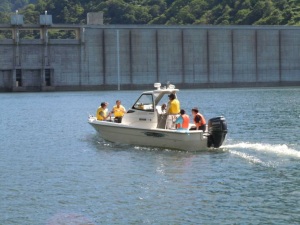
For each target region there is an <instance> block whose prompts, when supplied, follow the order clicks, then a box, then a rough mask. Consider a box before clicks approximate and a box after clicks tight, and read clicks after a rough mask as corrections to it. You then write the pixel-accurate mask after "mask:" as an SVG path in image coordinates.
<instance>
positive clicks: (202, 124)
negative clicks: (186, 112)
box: [190, 107, 206, 132]
mask: <svg viewBox="0 0 300 225" xmlns="http://www.w3.org/2000/svg"><path fill="white" fill-rule="evenodd" d="M192 114H193V117H194V123H195V127H192V128H191V129H190V130H203V132H205V130H206V121H205V118H204V116H203V115H202V114H201V113H199V109H198V108H197V107H194V108H193V109H192Z"/></svg>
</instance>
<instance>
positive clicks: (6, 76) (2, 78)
mask: <svg viewBox="0 0 300 225" xmlns="http://www.w3.org/2000/svg"><path fill="white" fill-rule="evenodd" d="M11 87H12V71H11V70H0V89H9V88H11Z"/></svg>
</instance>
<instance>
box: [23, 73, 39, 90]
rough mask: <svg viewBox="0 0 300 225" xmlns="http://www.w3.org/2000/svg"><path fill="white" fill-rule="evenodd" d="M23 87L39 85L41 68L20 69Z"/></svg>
mask: <svg viewBox="0 0 300 225" xmlns="http://www.w3.org/2000/svg"><path fill="white" fill-rule="evenodd" d="M22 86H23V87H40V86H41V70H22Z"/></svg>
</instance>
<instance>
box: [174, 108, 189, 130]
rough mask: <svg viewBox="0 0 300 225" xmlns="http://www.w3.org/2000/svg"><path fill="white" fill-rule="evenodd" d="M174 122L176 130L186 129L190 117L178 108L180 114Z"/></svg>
mask: <svg viewBox="0 0 300 225" xmlns="http://www.w3.org/2000/svg"><path fill="white" fill-rule="evenodd" d="M175 124H176V126H177V129H178V130H188V129H189V125H190V117H189V116H188V115H187V114H185V111H184V110H183V109H182V110H180V116H179V117H178V118H177V119H176V121H175Z"/></svg>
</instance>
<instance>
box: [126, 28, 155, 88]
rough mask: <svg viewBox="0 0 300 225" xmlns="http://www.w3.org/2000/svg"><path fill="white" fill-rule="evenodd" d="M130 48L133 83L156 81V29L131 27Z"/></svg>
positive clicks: (151, 82)
mask: <svg viewBox="0 0 300 225" xmlns="http://www.w3.org/2000/svg"><path fill="white" fill-rule="evenodd" d="M131 49H132V56H131V59H132V61H131V64H132V82H133V84H153V83H155V82H157V79H156V78H157V76H156V75H157V65H156V62H157V60H156V56H157V54H156V30H154V29H149V30H148V29H147V30H146V29H133V30H132V31H131Z"/></svg>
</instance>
